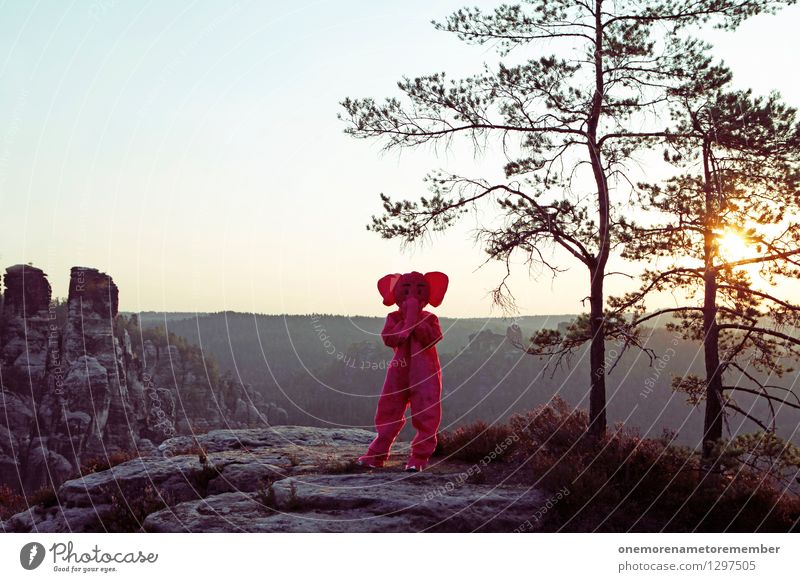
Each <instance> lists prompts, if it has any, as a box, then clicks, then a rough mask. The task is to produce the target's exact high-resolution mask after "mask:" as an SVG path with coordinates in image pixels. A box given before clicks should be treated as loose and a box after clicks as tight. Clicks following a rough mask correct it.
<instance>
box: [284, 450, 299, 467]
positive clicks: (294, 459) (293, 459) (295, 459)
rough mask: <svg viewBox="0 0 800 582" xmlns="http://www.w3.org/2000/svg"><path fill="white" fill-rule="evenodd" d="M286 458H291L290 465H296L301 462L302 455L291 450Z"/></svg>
mask: <svg viewBox="0 0 800 582" xmlns="http://www.w3.org/2000/svg"><path fill="white" fill-rule="evenodd" d="M286 458H287V459H288V460H289V465H290V466H292V467H296V466H297V465H299V464H300V457H299V456H298V455H297V452H296V451H291V452H289V453H288V454H287V455H286Z"/></svg>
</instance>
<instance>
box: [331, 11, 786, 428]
mask: <svg viewBox="0 0 800 582" xmlns="http://www.w3.org/2000/svg"><path fill="white" fill-rule="evenodd" d="M793 2H794V0H788V1H787V2H772V1H767V0H691V1H689V2H686V1H683V0H680V1H678V0H642V1H636V2H634V1H631V0H628V1H622V0H620V1H617V2H609V1H608V0H590V1H588V2H584V1H575V0H526V1H524V2H521V3H519V4H514V5H507V4H503V5H501V6H499V7H497V8H495V9H494V10H493V11H491V12H487V13H484V12H483V11H481V10H480V9H478V8H463V9H460V10H458V11H456V12H455V13H453V14H452V15H450V16H449V17H447V18H446V20H445V21H444V22H434V23H433V24H434V25H435V27H436V28H437V29H439V30H443V31H447V32H450V33H453V34H455V35H457V36H458V38H459V39H461V40H463V41H466V42H468V43H473V44H478V45H484V44H488V45H492V46H494V47H495V48H496V49H497V50H498V51H499V53H500V56H501V57H505V56H507V55H508V54H509V53H510V52H511V51H513V50H517V51H518V52H519V51H522V50H524V51H526V56H528V55H529V56H528V60H526V61H525V62H524V63H522V64H517V65H509V66H506V65H504V64H502V63H501V64H499V65H498V66H497V67H496V69H494V70H493V69H491V68H490V67H489V66H488V65H484V70H483V72H481V73H478V74H476V75H474V76H471V77H468V78H464V79H460V80H448V78H447V76H446V74H445V73H444V72H441V73H435V74H432V75H427V76H422V77H416V78H414V79H411V78H404V79H403V80H402V81H401V82H399V83H398V86H399V89H400V90H401V92H402V93H403V94H404V99H403V100H401V99H398V98H388V99H386V100H385V101H384V102H383V103H378V102H376V101H375V100H374V99H371V98H365V99H350V98H347V99H345V100H344V101H343V102H342V106H343V107H344V109H345V112H346V113H345V114H343V115H342V114H340V118H342V119H344V120H345V121H346V122H347V124H348V126H347V128H346V130H345V131H346V132H347V133H349V134H350V135H352V136H354V137H356V138H378V139H381V140H383V141H384V144H385V145H384V147H385V149H392V148H414V147H417V146H420V145H422V144H429V143H445V144H446V143H449V141H450V140H451V139H453V138H454V137H456V136H459V135H463V136H464V137H467V138H469V139H471V140H472V141H473V143H474V144H475V145H476V147H479V146H478V144H480V143H482V141H485V142H486V143H489V140H492V139H494V140H495V141H494V143H495V144H496V145H497V146H498V147H501V148H503V152H504V153H505V154H506V155H507V156H508V158H509V161H508V163H507V164H506V165H505V168H504V169H505V176H506V179H505V180H504V181H500V182H498V183H494V182H490V181H488V180H486V179H485V178H481V177H467V176H461V175H455V174H452V173H448V172H445V171H436V172H432V173H431V174H430V175H429V176H428V178H427V180H428V183H429V188H430V190H431V192H432V197H428V198H426V197H421V198H420V200H419V201H413V202H412V201H409V200H404V201H400V202H394V201H392V199H391V198H390V197H389V196H386V195H384V194H381V198H382V200H383V205H384V214H383V215H382V216H380V217H374V216H373V219H372V223H371V224H370V225H369V226H368V228H369V229H371V230H374V231H375V232H377V233H379V234H380V235H381V236H383V237H385V238H398V239H401V240H403V241H404V242H406V243H410V242H413V241H417V240H419V239H421V238H422V237H423V236H424V235H426V234H428V233H430V232H432V231H440V230H444V229H446V228H448V227H449V226H451V225H452V224H453V223H455V221H456V220H457V219H458V218H459V217H460V216H462V215H463V214H464V213H466V212H469V211H470V210H471V209H473V208H477V207H478V203H479V202H480V203H483V202H486V203H488V204H494V205H496V206H495V208H496V210H497V212H498V214H499V216H500V217H502V219H503V220H502V222H503V223H504V224H503V225H502V226H499V227H498V226H495V225H494V222H492V223H491V225H489V224H486V226H485V227H484V228H481V229H480V234H479V237H480V238H481V239H482V240H483V241H484V242H485V250H486V252H487V253H488V255H489V259H490V260H499V261H503V262H505V265H506V267H507V270H510V258H511V256H512V254H516V253H521V254H523V256H525V257H526V260H527V262H528V264H529V265H534V264H538V265H540V266H543V267H544V268H546V269H550V270H551V271H552V273H553V275H555V274H556V273H558V272H560V271H561V270H563V269H562V268H561V267H560V266H559V265H556V264H554V263H552V262H550V260H548V259H547V258H546V251H547V250H548V249H551V248H553V247H557V248H560V249H563V250H565V251H566V252H567V253H568V254H569V255H571V256H572V257H574V259H576V260H577V261H579V262H580V263H581V264H582V265H583V266H584V267H585V268H586V269H587V275H588V287H589V293H588V299H589V307H590V309H589V313H588V314H587V315H586V316H585V317H583V318H582V319H581V320H580V321H579V322H576V324H575V326H574V327H575V328H576V329H578V330H579V331H578V332H576V333H575V334H573V336H572V337H563V336H562V335H561V334H560V333H559V332H558V331H555V330H553V331H552V332H550V333H548V334H546V335H545V336H539V337H538V338H535V340H536V341H534V342H533V344H532V346H531V347H530V349H529V351H532V352H533V353H538V354H559V353H560V354H563V353H565V352H569V351H571V350H573V349H575V347H577V346H578V345H581V344H582V343H585V342H589V345H590V347H589V353H590V368H591V369H590V385H591V388H590V419H591V423H590V427H589V433H590V434H591V435H593V436H599V435H602V434H603V433H604V432H605V428H606V412H605V408H606V390H605V375H606V369H605V368H606V365H605V346H604V340H605V338H606V337H607V335H608V333H609V332H608V330H607V329H606V323H607V322H606V320H605V317H604V316H605V313H604V281H605V276H606V274H607V273H606V271H607V270H606V265H607V262H608V259H609V256H610V253H611V252H612V251H613V250H614V249H615V248H616V247H617V246H618V245H619V244H620V243H621V241H620V239H619V237H618V236H617V230H618V228H619V227H620V226H621V225H624V224H625V220H624V218H623V217H622V216H620V215H619V213H618V212H617V211H616V209H617V207H618V206H619V205H620V203H621V201H620V200H612V195H611V192H612V190H619V191H620V192H624V191H625V188H626V187H627V186H628V185H629V184H630V183H631V179H630V177H628V176H627V167H626V162H628V161H630V160H631V159H632V157H633V156H634V154H635V153H636V152H637V151H639V150H641V149H642V148H648V147H651V146H652V145H653V143H654V142H655V141H658V140H661V139H664V138H666V137H667V136H668V134H667V132H666V131H665V130H664V129H663V127H664V123H665V122H664V121H663V119H661V118H662V117H663V115H660V114H659V112H660V110H661V109H663V108H664V106H665V105H666V103H667V101H668V99H669V94H670V90H672V89H674V88H675V87H677V86H685V85H686V84H687V83H688V82H689V81H690V80H691V79H692V75H694V74H696V73H697V72H698V71H703V69H704V67H703V66H702V65H707V67H706V68H705V71H704V72H703V73H702V74H701V75H700V77H699V78H698V79H696V80H697V81H698V82H702V81H703V78H704V75H709V76H712V77H713V76H714V75H715V70H714V67H712V66H711V65H710V64H709V63H710V60H709V59H708V57H707V56H706V54H707V53H708V50H709V47H708V45H707V44H706V43H703V42H701V41H699V40H696V39H694V38H692V37H691V36H690V35H689V34H688V32H690V31H691V30H692V29H693V28H696V27H697V26H699V25H703V24H711V25H713V26H716V27H718V28H723V29H734V28H736V27H737V26H738V25H739V24H740V23H741V22H742V21H743V20H744V19H746V18H747V17H749V16H752V15H755V14H759V13H762V12H771V11H774V10H775V9H777V7H778V6H780V5H785V4H791V3H793ZM556 45H558V46H559V52H558V53H556V54H548V53H547V52H546V51H548V50H550V46H556ZM559 54H561V55H568V58H563V57H561V56H558V55H559ZM584 168H587V169H588V171H587V172H586V173H585V174H584V172H583V170H584ZM506 280H507V277H505V278H503V280H502V281H501V282H500V283H499V285H498V286H497V288H496V289H495V291H494V300H495V302H496V303H497V304H499V305H501V306H503V307H504V308H508V309H511V308H512V307H513V304H514V301H513V295H512V294H511V293H510V291H509V289H508V287H507V285H506ZM618 329H619V328H618ZM542 340H547V341H542ZM526 349H527V348H526Z"/></svg>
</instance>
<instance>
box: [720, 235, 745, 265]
mask: <svg viewBox="0 0 800 582" xmlns="http://www.w3.org/2000/svg"><path fill="white" fill-rule="evenodd" d="M717 245H718V248H719V256H720V258H722V259H723V260H724V261H738V260H741V259H746V258H748V257H749V256H752V255H753V249H752V247H750V246H749V245H748V244H747V241H746V240H745V238H744V237H743V236H742V235H741V234H739V233H738V232H737V231H736V230H733V229H730V228H727V229H725V230H723V231H720V232H718V233H717Z"/></svg>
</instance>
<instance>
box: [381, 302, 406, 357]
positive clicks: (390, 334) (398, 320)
mask: <svg viewBox="0 0 800 582" xmlns="http://www.w3.org/2000/svg"><path fill="white" fill-rule="evenodd" d="M404 327H405V320H404V319H403V315H402V314H401V313H400V312H399V311H394V312H392V313H390V314H389V315H387V316H386V323H385V324H384V326H383V331H381V339H382V340H383V343H384V344H385V345H386V346H387V347H390V348H396V347H397V346H399V345H400V344H402V343H403V342H404V341H406V339H404V338H401V337H400V336H398V334H399V333H400V332H401V331H403V328H404Z"/></svg>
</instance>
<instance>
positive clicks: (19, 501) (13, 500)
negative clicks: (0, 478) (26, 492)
mask: <svg viewBox="0 0 800 582" xmlns="http://www.w3.org/2000/svg"><path fill="white" fill-rule="evenodd" d="M25 509H26V505H25V498H24V497H22V495H19V494H18V493H16V492H15V491H14V490H13V489H11V487H9V486H8V485H0V520H6V519H8V518H9V517H11V516H12V515H15V514H17V513H19V512H20V511H24V510H25Z"/></svg>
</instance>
